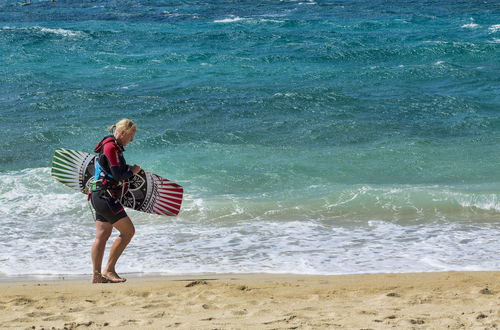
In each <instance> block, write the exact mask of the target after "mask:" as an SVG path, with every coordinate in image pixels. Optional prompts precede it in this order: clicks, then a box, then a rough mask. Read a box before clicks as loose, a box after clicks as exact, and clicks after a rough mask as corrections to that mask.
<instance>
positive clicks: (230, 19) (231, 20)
mask: <svg viewBox="0 0 500 330" xmlns="http://www.w3.org/2000/svg"><path fill="white" fill-rule="evenodd" d="M245 19H246V18H241V17H238V16H230V17H227V18H223V19H216V20H214V23H234V22H239V21H243V20H245Z"/></svg>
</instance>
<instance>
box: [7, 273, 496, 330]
mask: <svg viewBox="0 0 500 330" xmlns="http://www.w3.org/2000/svg"><path fill="white" fill-rule="evenodd" d="M0 291H1V292H2V294H1V296H0V310H1V311H2V313H1V316H0V324H2V325H4V326H5V327H13V328H23V329H26V328H30V329H41V328H42V327H43V328H45V329H47V328H48V329H51V328H55V329H64V328H66V329H74V328H79V329H81V328H83V329H99V328H104V327H106V328H110V329H111V328H120V329H122V328H125V329H135V328H138V327H147V328H166V327H176V328H180V329H205V328H219V329H234V328H242V329H290V328H299V329H302V328H306V329H316V328H332V329H336V328H345V329H352V328H370V329H386V328H389V327H396V328H415V329H419V328H421V329H425V328H448V327H449V328H452V329H453V328H481V329H488V328H491V329H493V328H494V327H495V326H496V327H498V326H500V307H499V306H500V271H479V272H438V273H437V272H434V273H433V272H429V273H387V274H353V275H300V274H298V275H297V274H202V275H200V274H197V275H168V276H137V277H135V276H132V277H130V276H129V278H128V281H127V282H125V283H122V284H95V285H92V284H90V276H89V277H88V278H79V279H75V278H72V279H64V280H62V279H60V280H16V281H0Z"/></svg>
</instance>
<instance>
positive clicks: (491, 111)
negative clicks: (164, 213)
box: [0, 0, 500, 276]
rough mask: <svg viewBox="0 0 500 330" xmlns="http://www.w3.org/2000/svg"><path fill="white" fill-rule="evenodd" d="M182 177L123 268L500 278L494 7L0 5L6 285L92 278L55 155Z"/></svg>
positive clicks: (0, 188)
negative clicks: (127, 122) (99, 151)
mask: <svg viewBox="0 0 500 330" xmlns="http://www.w3.org/2000/svg"><path fill="white" fill-rule="evenodd" d="M123 117H127V118H131V119H133V120H135V121H136V123H137V124H138V127H139V131H138V134H137V137H136V141H134V142H133V143H131V144H130V145H129V146H128V147H127V151H126V154H125V156H126V158H127V160H128V162H130V163H136V164H139V165H141V166H142V167H143V168H145V169H147V170H150V171H152V172H155V173H157V174H160V175H162V176H164V177H167V178H169V179H170V180H172V181H175V182H177V183H179V184H181V185H183V186H184V188H185V192H186V195H185V201H184V204H183V209H182V211H181V214H180V215H179V216H177V217H175V218H169V217H161V216H155V215H149V214H145V213H139V212H135V211H129V215H130V216H131V218H132V219H133V222H134V223H135V225H136V236H135V237H134V239H133V241H132V243H131V244H130V246H129V247H128V248H127V249H126V250H125V253H124V255H123V256H122V258H121V259H120V261H119V263H118V267H117V270H118V271H119V272H136V273H165V274H186V273H208V272H215V273H218V272H234V273H238V272H269V273H305V274H349V273H374V272H413V271H449V270H499V269H500V253H499V251H500V242H499V241H498V237H500V172H499V164H500V152H499V149H498V146H499V143H500V5H499V3H498V1H493V0H485V1H456V0H453V1H452V0H440V1H431V0H423V1H411V0H405V1H378V0H375V1H374V0H370V1H368V0H341V1H320V0H303V1H302V0H297V1H286V0H281V1H279V0H267V1H259V2H255V1H235V0H225V1H195V0H193V1H190V0H186V1H166V0H157V1H142V0H141V1H139V0H124V1H62V0H59V1H57V2H55V3H52V2H50V1H45V0H44V1H41V0H33V1H32V3H31V4H30V5H23V1H22V0H20V1H6V0H0V228H1V231H0V233H1V235H0V275H3V276H7V275H33V274H55V275H59V274H90V273H91V262H90V245H91V243H92V240H93V235H94V222H93V219H92V216H91V213H90V211H89V208H88V204H87V201H86V198H85V196H84V195H83V194H80V193H78V192H75V191H72V190H71V189H70V188H67V187H65V186H63V185H62V184H60V183H58V182H56V181H55V180H53V179H52V178H51V177H50V165H51V157H52V154H53V151H54V149H56V148H58V147H65V148H71V149H77V150H82V151H87V152H91V151H92V150H93V147H94V145H95V144H96V143H97V142H98V141H99V140H100V139H101V137H102V136H104V135H105V134H106V131H105V127H106V126H108V125H111V124H113V123H114V122H116V121H117V120H119V119H121V118H123Z"/></svg>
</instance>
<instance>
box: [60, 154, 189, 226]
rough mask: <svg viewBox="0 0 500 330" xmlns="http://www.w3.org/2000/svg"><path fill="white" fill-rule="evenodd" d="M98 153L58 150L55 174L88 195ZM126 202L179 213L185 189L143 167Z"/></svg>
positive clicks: (135, 206)
mask: <svg viewBox="0 0 500 330" xmlns="http://www.w3.org/2000/svg"><path fill="white" fill-rule="evenodd" d="M95 160H96V156H95V155H91V154H89V153H86V152H82V151H76V150H71V149H62V148H61V149H56V151H55V152H54V157H53V159H52V172H51V175H52V177H54V178H55V179H56V180H57V181H59V182H62V183H63V184H65V185H66V186H68V187H71V188H73V189H76V190H79V191H81V192H82V193H84V194H87V193H88V192H89V190H90V187H91V186H92V183H93V180H94V172H95ZM128 184H129V187H128V191H127V192H126V193H125V194H124V196H123V197H122V204H123V206H125V207H129V208H131V209H134V210H137V211H142V212H147V213H153V214H160V215H169V216H175V215H177V214H179V211H180V209H181V204H182V196H183V194H184V189H183V188H182V186H180V185H178V184H177V183H174V182H172V181H170V180H167V179H165V178H162V177H161V176H159V175H156V174H153V173H150V172H147V171H144V170H141V171H140V172H139V173H138V174H137V175H134V176H133V177H131V178H130V179H129V180H128Z"/></svg>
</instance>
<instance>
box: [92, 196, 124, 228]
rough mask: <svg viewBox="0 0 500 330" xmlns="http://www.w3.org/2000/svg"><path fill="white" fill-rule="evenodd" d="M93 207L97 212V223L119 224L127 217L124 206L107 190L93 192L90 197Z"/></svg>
mask: <svg viewBox="0 0 500 330" xmlns="http://www.w3.org/2000/svg"><path fill="white" fill-rule="evenodd" d="M90 200H91V201H92V206H93V207H94V210H95V219H96V221H104V222H109V223H111V224H113V223H115V222H117V221H118V220H120V219H121V218H125V217H126V216H127V212H125V209H124V208H123V205H122V204H121V203H120V201H119V200H118V199H116V198H113V197H111V196H110V195H109V193H108V192H107V191H105V190H99V191H93V192H92V194H91V195H90Z"/></svg>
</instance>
